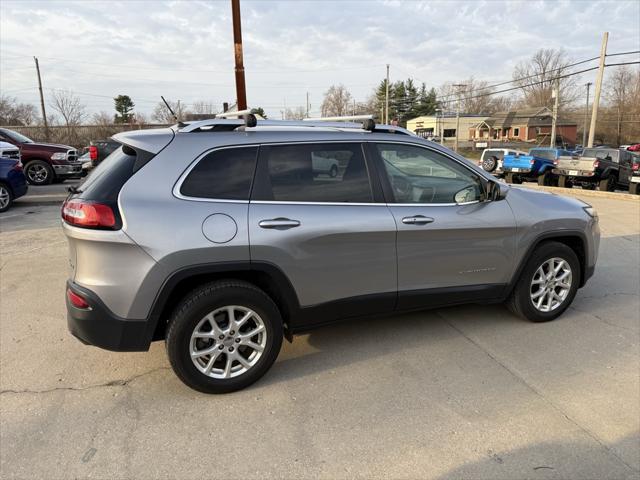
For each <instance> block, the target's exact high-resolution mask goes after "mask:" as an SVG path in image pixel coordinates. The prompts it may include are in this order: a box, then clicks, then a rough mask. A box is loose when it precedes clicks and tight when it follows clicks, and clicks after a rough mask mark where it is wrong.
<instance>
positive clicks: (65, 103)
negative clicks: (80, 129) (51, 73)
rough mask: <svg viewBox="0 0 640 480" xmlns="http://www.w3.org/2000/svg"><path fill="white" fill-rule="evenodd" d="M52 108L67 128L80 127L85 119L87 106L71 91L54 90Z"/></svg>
mask: <svg viewBox="0 0 640 480" xmlns="http://www.w3.org/2000/svg"><path fill="white" fill-rule="evenodd" d="M50 106H51V108H53V110H54V111H55V112H57V113H58V114H60V116H61V117H62V119H63V120H64V124H65V125H66V126H67V127H72V126H76V125H80V123H81V122H82V120H83V119H84V118H85V116H86V113H85V106H84V105H83V104H82V102H81V101H80V98H79V97H78V96H77V95H74V93H73V92H71V91H70V90H52V93H51V103H50Z"/></svg>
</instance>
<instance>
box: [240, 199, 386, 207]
mask: <svg viewBox="0 0 640 480" xmlns="http://www.w3.org/2000/svg"><path fill="white" fill-rule="evenodd" d="M249 203H251V204H254V203H255V204H256V205H328V206H349V205H350V206H352V207H385V206H387V204H386V203H382V202H380V203H375V202H370V203H359V202H297V201H288V200H251V201H250V202H249Z"/></svg>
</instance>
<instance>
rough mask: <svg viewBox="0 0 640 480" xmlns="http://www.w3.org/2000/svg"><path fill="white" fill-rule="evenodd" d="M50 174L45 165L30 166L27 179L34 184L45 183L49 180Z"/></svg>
mask: <svg viewBox="0 0 640 480" xmlns="http://www.w3.org/2000/svg"><path fill="white" fill-rule="evenodd" d="M48 175H49V172H48V171H47V168H46V167H45V166H44V165H38V164H36V165H29V168H28V169H27V177H29V180H31V181H32V182H33V183H44V182H45V181H46V180H47V176H48Z"/></svg>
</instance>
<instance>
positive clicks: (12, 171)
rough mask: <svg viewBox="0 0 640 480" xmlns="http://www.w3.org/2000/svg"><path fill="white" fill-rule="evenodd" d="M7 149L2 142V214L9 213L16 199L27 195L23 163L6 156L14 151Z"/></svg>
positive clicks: (0, 166)
mask: <svg viewBox="0 0 640 480" xmlns="http://www.w3.org/2000/svg"><path fill="white" fill-rule="evenodd" d="M12 146H13V145H12ZM5 148H6V147H4V142H0V212H5V211H7V210H8V209H9V208H10V207H11V205H12V203H13V201H14V200H15V199H16V198H19V197H21V196H23V195H26V193H27V180H26V178H25V176H24V171H23V170H22V163H20V160H19V159H16V158H14V157H12V156H4V153H5V152H7V151H9V152H11V151H12V150H11V149H9V148H7V150H5ZM3 150H4V152H3Z"/></svg>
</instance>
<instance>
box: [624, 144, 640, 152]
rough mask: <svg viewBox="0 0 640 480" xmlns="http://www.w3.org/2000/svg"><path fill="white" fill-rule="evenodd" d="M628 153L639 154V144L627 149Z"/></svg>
mask: <svg viewBox="0 0 640 480" xmlns="http://www.w3.org/2000/svg"><path fill="white" fill-rule="evenodd" d="M627 150H629V151H630V152H640V143H635V144H633V145H630V146H628V147H627Z"/></svg>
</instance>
